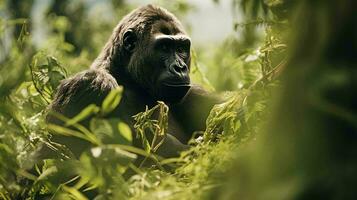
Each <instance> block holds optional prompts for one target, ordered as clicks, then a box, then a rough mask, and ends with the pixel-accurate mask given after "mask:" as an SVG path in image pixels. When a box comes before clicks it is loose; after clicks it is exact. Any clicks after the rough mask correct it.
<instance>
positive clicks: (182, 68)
mask: <svg viewBox="0 0 357 200" xmlns="http://www.w3.org/2000/svg"><path fill="white" fill-rule="evenodd" d="M171 72H173V73H175V74H179V75H181V74H182V73H186V72H187V66H186V65H180V64H177V63H176V64H173V65H171Z"/></svg>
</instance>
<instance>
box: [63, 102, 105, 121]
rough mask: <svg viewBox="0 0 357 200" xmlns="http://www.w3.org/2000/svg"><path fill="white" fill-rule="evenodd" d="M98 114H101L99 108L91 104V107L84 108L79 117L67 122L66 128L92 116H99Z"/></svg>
mask: <svg viewBox="0 0 357 200" xmlns="http://www.w3.org/2000/svg"><path fill="white" fill-rule="evenodd" d="M98 112H99V108H98V106H96V105H95V104H90V105H89V106H87V107H86V108H84V109H83V110H82V111H81V112H80V113H79V114H78V115H76V116H75V117H73V118H72V119H70V120H68V121H67V122H66V125H65V126H71V125H73V124H76V123H78V122H80V121H83V120H84V119H86V118H88V117H89V116H91V115H92V114H97V113H98Z"/></svg>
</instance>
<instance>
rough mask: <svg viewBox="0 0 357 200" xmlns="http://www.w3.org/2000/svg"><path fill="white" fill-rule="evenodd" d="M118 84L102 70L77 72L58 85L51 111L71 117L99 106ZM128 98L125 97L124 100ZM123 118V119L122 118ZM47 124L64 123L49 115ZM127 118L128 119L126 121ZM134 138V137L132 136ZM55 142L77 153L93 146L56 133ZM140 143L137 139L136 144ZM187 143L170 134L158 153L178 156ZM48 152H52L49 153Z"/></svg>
mask: <svg viewBox="0 0 357 200" xmlns="http://www.w3.org/2000/svg"><path fill="white" fill-rule="evenodd" d="M116 87H118V84H117V82H116V80H115V79H114V78H113V77H112V75H110V74H109V73H107V72H106V71H103V70H87V71H84V72H81V73H79V74H77V75H75V76H74V77H72V78H69V79H66V80H64V81H63V82H62V83H61V85H60V86H59V88H58V91H57V94H56V96H55V98H54V101H53V102H52V104H51V106H50V108H49V109H50V111H54V112H56V113H60V114H62V115H64V116H66V117H68V118H72V117H74V116H75V115H77V114H78V113H79V112H81V111H82V110H83V109H84V108H86V107H87V106H88V105H90V104H96V105H97V106H100V105H101V104H102V102H103V100H104V99H105V97H106V96H107V95H108V94H109V92H110V91H111V90H112V89H114V88H116ZM122 100H124V101H125V99H122ZM117 109H119V112H121V111H123V110H125V109H126V108H125V107H119V108H117ZM114 112H116V113H114V114H111V115H110V116H109V117H120V116H116V114H118V113H119V112H118V110H117V111H114ZM89 120H90V119H87V120H84V121H82V122H81V124H82V125H84V126H88V125H89ZM123 120H124V119H123ZM47 121H48V123H53V124H57V125H63V124H64V123H63V122H62V121H60V120H58V119H57V118H55V117H54V116H53V115H51V114H49V115H48V117H47ZM124 121H126V120H124ZM126 123H128V125H130V126H132V124H133V122H130V121H126ZM131 128H132V130H133V127H131ZM133 138H135V137H133ZM52 141H54V142H56V143H60V144H64V145H65V146H66V147H68V148H69V149H70V150H71V151H72V152H73V153H74V155H75V156H77V157H78V156H79V155H80V154H81V153H82V152H83V151H85V150H86V149H88V148H90V146H91V144H90V143H89V142H87V141H84V140H82V139H79V138H75V137H68V136H62V135H59V134H53V137H52ZM136 143H137V144H139V143H140V142H134V145H135V144H136ZM188 148H189V146H188V145H184V144H182V143H181V142H180V141H179V140H177V139H176V138H175V137H174V136H172V135H170V134H168V135H167V137H166V138H165V140H164V143H163V144H162V146H161V147H160V148H159V149H158V154H159V155H160V156H163V157H174V156H178V155H179V152H181V151H183V150H185V149H188ZM47 154H49V155H53V154H51V153H48V152H47Z"/></svg>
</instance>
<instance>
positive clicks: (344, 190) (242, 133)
mask: <svg viewBox="0 0 357 200" xmlns="http://www.w3.org/2000/svg"><path fill="white" fill-rule="evenodd" d="M148 3H154V4H157V5H161V6H163V7H164V8H166V9H167V10H169V11H170V12H172V13H174V14H175V15H176V16H177V17H178V19H179V20H180V21H181V22H182V23H183V24H184V27H185V28H186V30H187V32H188V34H189V35H190V37H191V38H192V43H193V49H192V52H191V54H192V70H191V77H192V79H193V81H194V82H195V83H197V84H201V85H203V86H204V87H205V88H206V89H208V90H210V91H215V92H218V93H221V94H224V95H223V96H227V101H226V102H224V103H223V104H220V105H218V106H217V107H215V108H214V110H213V111H212V112H211V115H210V116H209V118H208V119H207V123H206V124H207V129H206V130H205V132H204V133H203V140H202V141H201V142H197V141H196V143H195V146H194V147H192V149H191V150H190V151H188V152H185V153H183V154H182V155H181V157H179V158H177V159H173V160H163V161H160V162H161V163H162V164H163V165H168V163H169V164H170V167H172V166H171V164H172V165H174V167H173V169H171V170H164V169H162V168H161V169H160V170H158V169H157V168H155V167H153V168H150V169H141V168H140V169H139V168H136V167H135V166H133V165H132V162H131V159H132V158H130V156H128V155H129V154H128V153H127V154H125V155H124V154H122V153H118V152H123V151H124V150H123V149H122V148H118V149H114V150H115V151H109V150H113V149H111V148H112V146H110V144H105V143H103V146H101V147H98V148H100V150H102V151H101V152H103V153H102V154H101V155H100V156H94V155H92V154H91V153H90V152H86V153H84V154H83V155H82V156H81V157H80V159H78V160H77V159H64V158H61V159H57V160H56V159H55V160H41V159H39V157H38V150H39V149H40V146H41V145H43V144H46V145H50V144H48V138H50V134H49V133H48V129H47V125H46V123H45V122H44V116H45V114H46V107H47V106H48V105H49V103H50V102H51V100H52V98H53V94H54V92H55V91H56V87H57V86H58V84H59V83H60V81H61V80H63V79H64V78H66V77H69V76H71V75H73V74H74V73H76V72H79V71H81V70H84V69H86V68H88V67H89V66H90V64H91V62H92V61H93V60H94V59H95V58H96V56H97V55H98V54H99V52H100V51H101V48H102V47H103V45H104V44H105V42H106V41H107V39H108V38H109V36H110V34H111V32H112V29H113V28H114V27H115V25H116V24H117V23H118V22H119V21H120V19H121V18H122V17H123V16H124V15H126V14H127V13H129V12H130V11H131V10H132V9H135V8H137V7H138V6H140V5H145V4H148ZM356 8H357V5H356V2H354V1H350V0H340V1H322V0H316V1H309V0H300V1H295V0H190V1H189V0H172V1H171V0H170V1H164V0H156V1H154V0H153V1H149V0H130V1H129V0H127V1H124V0H23V1H20V0H0V199H93V198H94V197H95V198H97V199H356V196H357V195H356V191H355V186H356V185H357V159H356V158H357V126H356V125H357V104H356V102H357V101H356V98H357V93H356V88H357V71H356V66H357V49H356V47H357V30H356V27H357V15H356ZM227 91H229V92H227ZM103 123H104V124H105V122H103ZM103 129H104V130H105V131H107V130H108V127H106V126H104V125H99V126H98V127H91V129H90V131H91V132H93V134H94V137H97V136H98V135H95V134H96V132H99V133H102V132H103ZM119 132H120V131H119ZM216 134H220V136H219V137H218V140H217V138H216V137H215V135H216ZM98 140H100V136H98ZM106 150H108V151H106ZM124 158H125V159H124ZM129 168H130V169H133V170H134V171H135V172H136V175H135V176H133V177H131V178H130V179H125V178H124V176H123V175H124V172H125V171H126V170H127V169H129ZM93 190H94V191H95V192H91V191H93Z"/></svg>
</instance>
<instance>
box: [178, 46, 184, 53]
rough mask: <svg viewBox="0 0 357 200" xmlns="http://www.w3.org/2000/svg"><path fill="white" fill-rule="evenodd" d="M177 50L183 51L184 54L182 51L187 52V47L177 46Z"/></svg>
mask: <svg viewBox="0 0 357 200" xmlns="http://www.w3.org/2000/svg"><path fill="white" fill-rule="evenodd" d="M177 52H178V53H181V54H182V53H186V49H185V48H184V47H178V48H177Z"/></svg>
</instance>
